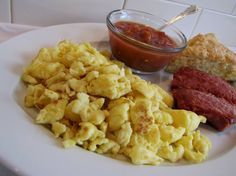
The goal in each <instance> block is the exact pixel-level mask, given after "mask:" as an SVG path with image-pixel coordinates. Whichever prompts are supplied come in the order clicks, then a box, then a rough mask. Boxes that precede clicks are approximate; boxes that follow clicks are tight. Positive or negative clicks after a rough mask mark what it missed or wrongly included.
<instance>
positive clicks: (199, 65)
mask: <svg viewBox="0 0 236 176" xmlns="http://www.w3.org/2000/svg"><path fill="white" fill-rule="evenodd" d="M184 66H190V67H193V68H196V69H198V70H201V71H204V72H207V73H209V74H211V75H216V76H219V77H221V78H223V79H224V80H227V81H236V54H235V53H234V52H233V51H231V50H229V49H228V48H227V47H225V46H224V45H223V44H221V43H220V42H219V41H218V40H217V38H216V37H215V35H214V34H212V33H208V34H205V35H203V34H198V35H197V36H195V37H193V38H192V39H190V40H189V41H188V46H187V48H186V49H185V50H184V51H183V52H182V53H181V54H180V55H179V56H178V57H176V58H175V59H174V60H172V61H171V62H170V63H169V65H168V66H167V68H166V70H167V71H169V72H172V73H174V72H176V71H177V70H178V69H179V68H181V67H184Z"/></svg>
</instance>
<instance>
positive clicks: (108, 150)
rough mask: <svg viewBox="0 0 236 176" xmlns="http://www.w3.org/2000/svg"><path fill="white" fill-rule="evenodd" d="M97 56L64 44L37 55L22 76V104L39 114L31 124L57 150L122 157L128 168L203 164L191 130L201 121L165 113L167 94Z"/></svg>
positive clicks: (202, 144)
mask: <svg viewBox="0 0 236 176" xmlns="http://www.w3.org/2000/svg"><path fill="white" fill-rule="evenodd" d="M101 53H106V52H99V51H97V50H96V49H95V48H93V47H92V46H91V45H90V44H89V43H83V44H76V43H72V42H70V41H62V42H60V43H59V44H58V45H57V46H56V47H54V48H42V49H41V50H40V51H39V53H38V55H37V57H36V58H35V59H34V60H33V61H32V63H31V64H30V65H29V66H28V67H26V69H25V70H24V73H23V75H22V79H23V81H24V82H25V83H26V84H27V92H26V96H25V105H26V106H27V107H37V108H38V109H39V113H38V115H37V117H36V123H38V124H43V125H46V126H47V127H49V128H50V129H51V131H52V132H53V133H54V135H55V137H57V138H61V140H62V143H63V145H64V147H65V148H68V147H73V146H76V145H78V146H81V147H83V148H85V149H87V150H89V151H93V152H97V153H100V154H108V155H112V156H114V157H115V156H117V155H124V156H126V157H127V158H129V159H130V160H131V162H132V163H134V164H152V165H158V164H160V163H161V162H162V161H165V160H166V161H170V162H177V161H178V160H180V159H182V158H185V159H186V160H188V161H191V162H201V161H203V160H205V159H206V157H207V155H208V152H209V150H210V148H211V142H210V141H209V139H208V138H207V137H205V136H203V135H201V134H200V131H199V130H197V128H198V126H199V124H200V123H205V122H206V118H205V117H203V116H199V115H197V114H196V113H194V112H191V111H187V110H176V109H172V106H173V97H172V96H171V95H170V94H169V93H167V92H166V91H164V90H163V89H162V88H160V87H159V86H158V85H155V84H151V83H150V82H147V81H145V80H143V79H141V78H140V77H138V76H136V75H133V74H132V72H131V70H130V69H129V68H126V67H124V64H123V63H121V62H119V61H112V60H110V59H109V58H108V57H105V56H104V55H102V54H101ZM106 56H107V54H106Z"/></svg>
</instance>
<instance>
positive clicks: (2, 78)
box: [0, 23, 236, 176]
mask: <svg viewBox="0 0 236 176" xmlns="http://www.w3.org/2000/svg"><path fill="white" fill-rule="evenodd" d="M64 39H69V40H73V41H75V42H83V41H90V42H98V43H97V44H99V42H102V41H106V40H107V30H106V26H105V25H104V24H95V23H93V24H89V23H84V24H82V23H81V24H66V25H59V26H52V27H48V28H43V29H39V30H36V31H32V32H29V33H25V34H23V35H21V36H18V37H16V38H13V39H11V40H9V41H7V42H5V43H2V44H0V61H1V62H0V84H1V86H0V98H1V99H0V159H1V162H2V163H3V164H4V165H7V166H8V167H9V168H10V169H12V170H14V171H15V172H17V173H18V174H21V175H32V176H42V175H44V176H46V175H57V176H63V175H76V174H77V175H90V176H92V175H104V176H105V175H112V176H118V175H119V176H120V175H122V176H125V175H136V176H141V175H143V176H147V175H163V176H164V175H165V176H170V175H175V176H176V175H191V176H199V175H207V176H210V175H212V176H213V175H214V176H217V175H235V168H234V167H235V162H236V148H235V144H236V126H232V127H231V128H230V129H227V130H226V131H225V132H221V133H219V132H216V131H214V130H213V129H211V128H208V127H205V126H203V127H201V132H202V133H204V134H205V135H207V136H208V137H209V138H210V139H211V141H212V143H213V148H212V150H211V152H210V154H209V158H208V159H207V160H206V161H205V162H203V163H201V164H182V163H179V164H174V165H161V166H135V165H132V164H130V163H128V162H124V161H119V160H115V159H112V158H108V157H105V156H102V155H99V154H96V153H93V152H89V151H86V150H84V149H82V148H80V147H76V148H73V149H63V148H62V147H61V144H60V141H58V140H57V139H55V138H54V137H53V135H52V134H51V133H50V132H49V131H48V130H47V129H45V128H43V127H42V126H39V125H36V124H35V123H34V121H33V118H32V116H34V113H32V111H30V110H29V109H26V108H24V106H23V99H22V98H23V96H24V93H25V92H24V91H25V90H24V86H23V85H22V83H21V82H20V75H21V74H22V69H23V68H24V67H25V66H26V65H27V64H29V62H30V60H32V58H34V56H36V54H37V52H38V50H39V49H40V48H42V47H50V46H55V45H56V43H57V42H59V41H60V40H64ZM102 43H103V42H102ZM145 78H146V79H150V80H152V81H154V82H159V81H162V83H163V81H164V82H165V81H168V79H169V77H168V76H166V75H164V74H163V73H157V74H154V75H152V76H145Z"/></svg>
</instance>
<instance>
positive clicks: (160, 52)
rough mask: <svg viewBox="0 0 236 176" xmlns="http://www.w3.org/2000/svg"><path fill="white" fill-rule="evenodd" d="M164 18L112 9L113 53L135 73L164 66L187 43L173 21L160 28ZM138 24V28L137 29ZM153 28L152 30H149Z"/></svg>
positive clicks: (157, 69)
mask: <svg viewBox="0 0 236 176" xmlns="http://www.w3.org/2000/svg"><path fill="white" fill-rule="evenodd" d="M165 22H166V20H164V19H162V18H159V17H157V16H155V15H152V14H149V13H146V12H142V11H137V10H131V9H125V10H124V9H122V10H114V11H112V12H110V13H109V14H108V15H107V18H106V23H107V27H108V31H109V42H110V47H111V51H112V57H113V58H115V59H117V60H120V61H122V62H124V63H125V64H126V65H127V66H129V67H130V68H132V70H133V71H134V72H136V73H152V72H156V71H159V70H161V69H162V68H163V67H165V66H166V65H167V64H168V63H169V62H170V61H171V59H174V58H175V57H176V55H178V54H179V53H180V52H181V51H182V50H183V49H184V48H185V47H186V45H187V40H186V37H185V35H184V34H183V33H182V32H181V31H180V30H179V29H177V28H176V27H174V26H173V25H171V26H167V27H166V28H164V29H163V30H162V31H158V28H159V27H160V26H162V25H163V24H164V23H165ZM122 25H123V26H122ZM125 25H126V26H125ZM132 25H133V28H134V29H133V28H132ZM135 25H136V27H139V28H138V29H135ZM130 26H131V27H130ZM150 31H151V33H148V32H150ZM130 32H131V33H130ZM159 33H160V35H162V36H161V37H162V38H161V37H159ZM163 35H164V37H163ZM158 37H159V38H158ZM163 38H167V39H169V40H170V41H171V42H173V45H165V41H164V43H163V41H162V40H165V39H163ZM146 39H150V40H146ZM154 39H155V40H154ZM158 40H159V41H158ZM146 41H147V42H146ZM167 43H168V42H167ZM162 44H163V45H162Z"/></svg>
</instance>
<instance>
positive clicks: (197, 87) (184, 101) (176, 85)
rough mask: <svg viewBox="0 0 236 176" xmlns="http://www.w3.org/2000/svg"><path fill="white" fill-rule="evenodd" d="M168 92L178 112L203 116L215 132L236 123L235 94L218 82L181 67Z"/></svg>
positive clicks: (202, 73) (222, 82)
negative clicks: (183, 111) (179, 110)
mask: <svg viewBox="0 0 236 176" xmlns="http://www.w3.org/2000/svg"><path fill="white" fill-rule="evenodd" d="M171 89H172V94H173V97H174V99H175V101H176V105H177V107H178V108H180V109H186V110H189V111H194V112H195V113H197V114H199V115H203V116H205V117H206V118H207V122H208V123H209V124H211V125H212V126H213V127H215V128H216V129H217V130H219V131H222V130H224V129H225V128H227V127H229V126H230V125H231V124H233V123H235V122H236V90H235V89H234V88H233V87H232V86H231V85H230V84H229V83H227V82H226V81H224V80H222V79H221V78H219V77H216V76H212V75H209V74H207V73H204V72H202V71H199V70H196V69H193V68H189V67H182V68H180V69H179V70H178V71H177V72H176V73H175V74H174V76H173V81H172V83H171Z"/></svg>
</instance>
